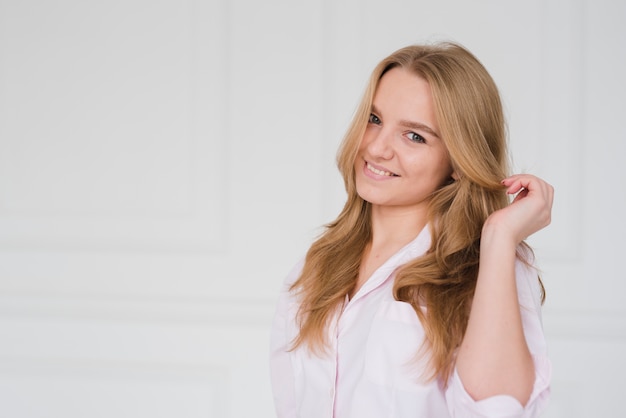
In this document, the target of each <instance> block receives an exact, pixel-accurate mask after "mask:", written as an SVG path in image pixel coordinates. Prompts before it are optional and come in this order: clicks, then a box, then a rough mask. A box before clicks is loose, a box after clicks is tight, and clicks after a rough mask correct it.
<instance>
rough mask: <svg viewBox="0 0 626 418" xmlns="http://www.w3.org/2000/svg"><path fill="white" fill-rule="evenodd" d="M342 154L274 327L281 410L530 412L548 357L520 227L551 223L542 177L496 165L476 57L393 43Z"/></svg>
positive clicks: (489, 103) (491, 96)
mask: <svg viewBox="0 0 626 418" xmlns="http://www.w3.org/2000/svg"><path fill="white" fill-rule="evenodd" d="M338 164H339V169H340V171H341V173H342V175H343V178H344V182H345V187H346V191H347V194H348V198H347V202H346V204H345V207H344V208H343V211H342V212H341V213H340V214H339V216H338V217H337V219H336V220H335V221H333V222H332V223H331V224H329V225H328V226H327V228H326V229H325V232H324V233H323V234H322V235H321V237H320V238H319V239H318V240H317V241H315V242H314V243H313V245H312V246H311V248H310V249H309V251H308V253H307V255H306V258H305V259H304V260H302V261H301V262H300V263H299V264H298V265H297V266H296V267H295V268H294V269H293V271H292V272H291V273H290V274H289V276H288V278H287V281H286V286H285V289H284V292H283V293H282V294H281V296H280V301H279V305H278V309H277V313H276V317H275V320H274V324H273V330H272V347H271V359H270V360H271V371H272V385H273V391H274V399H275V404H276V409H277V413H278V416H279V417H284V418H294V417H311V418H313V417H315V418H320V417H337V418H348V417H354V418H367V417H372V418H373V417H376V418H381V417H412V418H415V417H429V418H444V417H536V416H538V414H539V412H540V411H541V409H542V408H543V407H544V406H545V403H546V401H547V398H548V394H549V382H550V373H551V369H550V363H549V360H548V359H547V356H546V345H545V340H544V336H543V332H542V327H541V317H540V315H541V312H540V309H541V303H542V299H543V286H542V284H541V282H540V279H539V277H538V274H537V271H536V270H535V268H534V267H533V255H532V252H531V251H530V249H529V248H528V246H527V245H526V244H525V243H524V239H526V238H527V237H528V236H529V235H531V234H532V233H534V232H536V231H538V230H539V229H541V228H543V227H545V226H547V225H548V224H549V223H550V212H551V206H552V195H553V190H552V187H551V186H550V185H549V184H547V183H546V182H544V181H542V180H541V179H539V178H537V177H534V176H532V175H527V174H521V175H514V176H509V175H508V171H507V170H508V168H507V150H506V128H505V121H504V117H503V112H502V104H501V102H500V98H499V94H498V91H497V88H496V86H495V84H494V82H493V80H492V79H491V77H490V76H489V74H488V73H487V71H486V70H485V68H484V67H483V66H482V65H481V64H480V62H479V61H478V60H477V59H476V58H475V57H474V56H473V55H472V54H471V53H470V52H468V51H467V50H466V49H464V48H463V47H461V46H459V45H456V44H450V43H445V44H437V45H426V46H411V47H407V48H403V49H401V50H399V51H397V52H395V53H393V54H392V55H390V56H389V57H387V58H386V59H384V60H383V61H382V62H381V63H380V64H379V65H378V66H377V67H376V69H375V70H374V72H373V74H372V76H371V79H370V82H369V85H368V88H367V90H366V92H365V95H364V98H363V100H362V102H361V104H360V106H359V108H358V110H357V113H356V115H355V117H354V120H353V121H352V124H351V126H350V128H349V130H348V133H347V135H346V137H345V139H344V141H343V143H342V146H341V149H340V151H339V155H338ZM509 195H514V196H515V197H514V198H513V199H509V197H508V196H509ZM510 200H512V202H510Z"/></svg>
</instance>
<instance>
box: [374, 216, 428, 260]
mask: <svg viewBox="0 0 626 418" xmlns="http://www.w3.org/2000/svg"><path fill="white" fill-rule="evenodd" d="M371 220H372V241H371V242H370V249H382V248H385V247H387V248H389V247H393V248H394V249H395V251H393V252H394V253H395V252H396V251H397V250H399V249H400V248H402V247H403V246H404V245H406V244H408V243H409V242H411V241H412V240H413V239H414V238H415V237H416V236H417V235H418V234H419V233H420V231H421V230H422V229H423V228H424V226H425V225H426V223H427V215H426V211H425V210H421V211H420V210H417V211H416V209H415V208H403V207H388V206H372V219H371Z"/></svg>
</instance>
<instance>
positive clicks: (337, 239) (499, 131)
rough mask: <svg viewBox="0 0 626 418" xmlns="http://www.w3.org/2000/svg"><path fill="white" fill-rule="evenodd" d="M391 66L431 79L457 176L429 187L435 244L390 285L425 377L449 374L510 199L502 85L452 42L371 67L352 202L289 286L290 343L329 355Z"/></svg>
mask: <svg viewBox="0 0 626 418" xmlns="http://www.w3.org/2000/svg"><path fill="white" fill-rule="evenodd" d="M394 67H402V68H403V69H405V70H409V71H411V72H412V73H413V74H415V75H417V76H419V77H421V78H423V79H424V80H426V81H427V82H428V84H429V85H430V88H431V91H432V97H433V104H434V108H435V109H434V110H435V116H436V118H437V123H438V126H439V129H440V137H441V138H442V140H443V142H444V144H445V146H446V148H447V150H448V153H449V156H450V161H451V165H452V168H453V170H454V172H455V173H456V176H455V177H456V178H457V179H456V180H455V181H454V182H450V183H449V184H445V185H443V186H442V187H440V188H439V189H438V190H436V191H435V192H434V193H433V194H432V196H431V198H430V200H429V211H428V223H429V226H430V232H431V246H430V249H429V250H428V251H427V252H426V254H425V255H424V256H422V257H419V258H417V259H415V260H413V261H411V262H409V263H407V264H406V265H404V266H402V267H401V268H400V269H399V270H398V271H397V273H396V276H395V282H394V288H393V292H394V297H395V298H396V299H397V300H400V301H404V302H408V303H410V304H411V305H412V306H413V308H414V309H415V312H416V314H417V316H418V317H419V319H420V321H421V322H422V324H423V326H424V329H425V334H426V340H425V344H424V346H423V347H422V349H423V350H422V352H423V353H426V352H427V353H428V355H429V364H430V366H431V367H430V370H428V371H427V372H426V376H427V377H428V378H429V379H433V378H436V377H441V378H442V379H443V380H444V381H447V379H448V377H449V376H450V374H451V371H452V370H453V368H454V363H455V354H454V353H455V350H456V349H457V347H458V346H459V345H460V343H461V341H462V339H463V336H464V334H465V329H466V327H467V322H468V317H469V312H470V305H471V301H472V297H473V295H474V289H475V287H476V279H477V275H478V261H479V249H480V234H481V230H482V227H483V224H484V222H485V220H486V219H487V217H488V216H489V215H490V214H491V213H492V212H494V211H496V210H498V209H501V208H503V207H505V206H506V205H507V204H508V198H507V195H506V193H505V190H504V187H503V186H502V185H501V184H500V181H501V180H502V179H503V178H505V177H506V176H507V175H508V155H507V144H506V137H507V135H506V134H507V132H506V123H505V118H504V115H503V110H502V103H501V100H500V95H499V93H498V89H497V87H496V85H495V83H494V81H493V79H492V78H491V76H490V75H489V73H488V72H487V70H486V69H485V68H484V67H483V65H482V64H481V63H480V62H479V61H478V59H476V57H474V55H472V54H471V53H470V52H469V51H468V50H467V49H465V48H464V47H462V46H460V45H458V44H454V43H438V44H433V45H416V46H409V47H406V48H402V49H400V50H398V51H396V52H394V53H393V54H391V55H390V56H389V57H387V58H385V59H384V60H382V61H381V62H380V63H379V64H378V66H376V68H375V69H374V71H373V73H372V75H371V77H370V80H369V83H368V85H367V88H366V90H365V94H364V96H363V99H362V100H361V103H360V105H359V107H358V109H357V111H356V113H355V115H354V118H353V120H352V123H351V124H350V126H349V129H348V131H347V133H346V135H345V137H344V140H343V142H342V144H341V147H340V149H339V153H338V156H337V163H338V167H339V170H340V172H341V174H342V176H343V180H344V183H345V188H346V191H347V201H346V204H345V206H344V207H343V210H342V211H341V213H340V214H339V216H338V217H337V219H335V220H334V221H333V222H332V223H330V224H328V225H326V229H325V230H324V232H323V233H322V235H321V236H320V237H319V238H318V239H317V240H316V241H315V242H314V243H313V245H312V246H311V248H310V249H309V251H308V253H307V255H306V259H305V263H304V267H303V270H302V273H301V275H300V277H299V279H298V280H297V281H296V282H295V283H294V284H293V285H292V288H291V290H292V291H294V292H296V293H297V294H298V296H299V300H300V308H299V311H298V315H297V320H298V324H299V327H300V332H299V334H298V336H297V337H296V339H295V340H294V342H293V348H296V347H299V346H301V345H306V346H307V347H308V348H309V349H310V350H311V351H312V352H314V353H317V354H322V353H323V352H324V351H325V349H326V347H327V342H328V341H327V338H326V330H327V327H328V326H329V322H330V320H331V318H332V317H333V315H334V314H335V313H336V310H337V309H338V307H340V306H341V305H342V304H343V302H344V300H345V297H346V294H348V293H349V292H350V291H352V290H353V289H354V286H355V285H356V282H357V277H358V273H359V267H360V263H361V259H362V256H363V251H364V249H365V247H366V245H367V244H368V242H369V241H370V239H371V236H372V227H371V205H370V203H369V202H366V201H364V200H363V199H362V198H361V197H360V196H359V195H358V193H357V190H356V184H355V172H354V162H355V158H356V155H357V150H358V148H359V144H360V142H361V139H362V138H363V134H364V132H365V128H366V125H367V121H368V118H369V115H370V112H371V106H372V101H373V98H374V94H375V92H376V88H377V86H378V83H379V81H380V79H381V77H382V76H383V75H384V74H385V73H386V72H387V71H389V70H390V69H391V68H394ZM518 256H521V255H518ZM423 307H426V310H423ZM423 353H422V354H423ZM416 354H419V353H416Z"/></svg>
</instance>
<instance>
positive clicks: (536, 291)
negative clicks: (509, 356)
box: [445, 260, 552, 418]
mask: <svg viewBox="0 0 626 418" xmlns="http://www.w3.org/2000/svg"><path fill="white" fill-rule="evenodd" d="M515 277H516V282H517V293H518V300H519V303H520V310H521V317H522V326H523V329H524V336H525V337H526V343H527V344H528V348H529V350H530V353H531V356H532V359H533V363H534V366H535V382H534V385H533V390H532V393H531V395H530V398H529V400H528V402H527V403H526V405H525V406H523V405H522V404H521V403H520V402H519V401H518V400H517V399H515V398H514V397H512V396H509V395H497V396H492V397H489V398H486V399H482V400H480V401H475V400H474V399H473V398H472V397H471V396H470V394H469V393H467V391H466V390H465V387H464V386H463V383H462V382H461V379H460V377H459V375H458V373H457V371H456V369H455V370H454V372H453V375H452V376H451V378H450V381H449V383H448V387H447V388H446V394H445V396H446V403H447V405H448V410H449V411H450V414H451V415H452V416H453V417H468V418H536V417H538V416H539V414H540V413H541V412H542V411H543V409H544V408H545V407H546V405H547V403H548V399H549V397H550V379H551V376H552V366H551V363H550V360H549V359H548V355H547V346H546V341H545V336H544V334H543V325H542V323H541V287H540V284H539V280H538V272H537V270H536V269H535V268H533V267H530V266H528V265H526V264H525V263H523V262H521V261H519V260H518V261H517V262H516V266H515Z"/></svg>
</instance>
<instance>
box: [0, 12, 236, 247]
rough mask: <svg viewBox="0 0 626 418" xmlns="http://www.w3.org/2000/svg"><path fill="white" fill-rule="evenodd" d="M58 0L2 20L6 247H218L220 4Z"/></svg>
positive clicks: (222, 109)
mask: <svg viewBox="0 0 626 418" xmlns="http://www.w3.org/2000/svg"><path fill="white" fill-rule="evenodd" d="M64 7H65V10H64V13H63V14H62V15H58V16H57V18H55V19H46V18H45V17H44V16H45V13H42V10H38V8H30V7H28V6H27V5H20V4H19V3H15V4H13V5H10V6H9V5H5V8H4V10H3V14H4V16H2V18H0V19H2V24H3V29H4V31H5V33H6V35H7V36H3V37H2V40H0V56H1V59H2V61H3V62H4V63H5V64H6V65H4V66H3V67H5V68H4V69H3V71H2V73H0V77H1V78H2V80H0V137H1V138H2V141H1V142H0V230H2V232H3V233H2V234H1V236H0V248H5V249H21V250H25V249H29V250H30V249H34V250H42V249H60V248H61V249H80V250H84V249H92V250H96V251H103V250H104V251H106V250H108V251H111V250H113V251H125V252H127V251H155V250H156V251H158V250H162V251H163V250H165V251H175V252H183V253H184V252H190V251H191V252H198V251H202V252H207V251H209V252H210V251H220V249H221V245H220V244H221V243H222V242H224V237H225V234H226V228H227V223H225V222H224V220H225V219H226V213H227V209H226V208H225V207H224V206H225V202H226V184H224V181H223V176H221V175H220V173H224V172H226V167H225V165H224V161H225V160H226V159H225V158H224V156H225V155H227V146H226V144H227V141H225V138H226V123H225V121H226V120H227V112H228V107H227V106H224V103H225V102H224V98H225V97H227V96H228V91H227V89H228V85H229V83H228V70H227V62H228V60H227V54H228V51H227V49H226V45H227V42H226V36H227V30H226V29H227V28H226V27H225V25H224V24H223V22H225V21H226V20H227V16H226V13H227V9H226V6H225V2H224V1H218V2H202V1H199V0H190V1H187V2H165V3H162V4H159V5H158V6H157V5H155V6H154V7H151V8H149V9H147V10H146V9H145V8H144V5H143V3H142V2H137V1H135V2H117V3H116V2H112V3H110V4H107V5H106V7H105V6H103V5H101V6H93V5H92V7H90V8H85V7H83V6H80V5H78V4H72V5H70V4H69V3H68V4H66V5H65V6H64ZM116 8H121V9H122V11H123V12H122V13H117V12H116ZM139 22H140V23H141V24H140V25H137V23H139ZM163 25H166V27H168V29H166V30H164V29H163V27H164V26H163ZM43 32H46V36H47V37H43V36H42V35H39V36H40V37H39V38H38V37H37V36H33V35H32V34H42V33H43ZM76 35H80V36H76ZM114 45H115V47H114ZM54 49H56V52H55V60H53V61H51V60H50V59H49V55H50V54H51V53H52V50H54ZM24 51H28V55H25V54H24ZM86 51H88V52H86ZM32 95H36V96H37V97H34V98H31V97H30V96H32ZM216 156H219V158H216Z"/></svg>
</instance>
